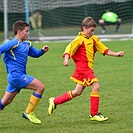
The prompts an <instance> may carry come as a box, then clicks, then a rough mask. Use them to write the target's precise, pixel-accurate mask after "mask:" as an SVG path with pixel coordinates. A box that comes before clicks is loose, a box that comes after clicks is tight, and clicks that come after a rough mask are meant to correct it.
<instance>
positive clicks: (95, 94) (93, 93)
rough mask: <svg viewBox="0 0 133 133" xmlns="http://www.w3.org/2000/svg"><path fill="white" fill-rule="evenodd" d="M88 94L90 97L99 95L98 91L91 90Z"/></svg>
mask: <svg viewBox="0 0 133 133" xmlns="http://www.w3.org/2000/svg"><path fill="white" fill-rule="evenodd" d="M90 96H91V97H99V93H98V92H91V94H90Z"/></svg>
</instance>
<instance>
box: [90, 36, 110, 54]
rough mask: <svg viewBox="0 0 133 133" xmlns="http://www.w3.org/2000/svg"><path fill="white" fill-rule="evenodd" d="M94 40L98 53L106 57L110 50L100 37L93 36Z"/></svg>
mask: <svg viewBox="0 0 133 133" xmlns="http://www.w3.org/2000/svg"><path fill="white" fill-rule="evenodd" d="M93 40H94V46H95V49H96V51H98V52H99V53H101V54H103V55H105V54H106V53H107V52H108V51H109V49H108V47H106V46H105V45H104V44H103V43H102V42H101V41H100V40H99V38H98V37H96V36H93Z"/></svg>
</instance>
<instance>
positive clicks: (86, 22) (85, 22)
mask: <svg viewBox="0 0 133 133" xmlns="http://www.w3.org/2000/svg"><path fill="white" fill-rule="evenodd" d="M83 27H86V28H90V27H97V24H96V22H95V21H94V20H93V18H92V17H90V16H89V17H86V18H85V19H83V21H82V24H81V30H82V31H83Z"/></svg>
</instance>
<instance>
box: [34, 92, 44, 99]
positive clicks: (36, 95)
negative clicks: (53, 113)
mask: <svg viewBox="0 0 133 133" xmlns="http://www.w3.org/2000/svg"><path fill="white" fill-rule="evenodd" d="M33 95H34V96H35V97H38V98H42V95H40V94H37V93H35V92H33Z"/></svg>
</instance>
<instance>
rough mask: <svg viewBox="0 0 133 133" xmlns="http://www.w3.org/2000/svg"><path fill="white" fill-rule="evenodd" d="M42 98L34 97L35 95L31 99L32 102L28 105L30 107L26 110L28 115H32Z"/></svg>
mask: <svg viewBox="0 0 133 133" xmlns="http://www.w3.org/2000/svg"><path fill="white" fill-rule="evenodd" d="M40 99H41V98H39V97H36V96H34V94H33V95H32V96H31V97H30V102H29V104H28V107H27V109H26V114H30V113H31V112H33V111H34V110H35V108H36V106H37V104H38V102H39V101H40Z"/></svg>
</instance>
